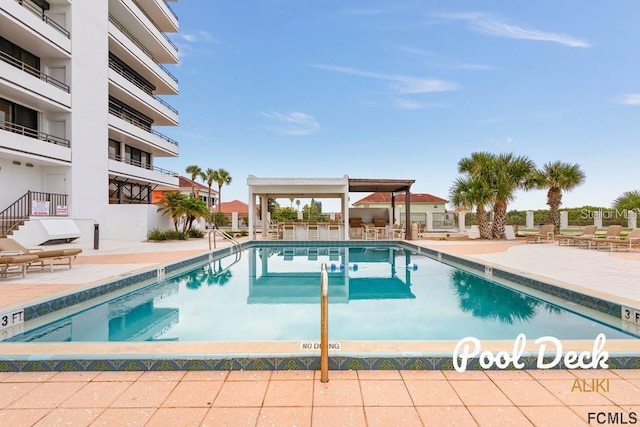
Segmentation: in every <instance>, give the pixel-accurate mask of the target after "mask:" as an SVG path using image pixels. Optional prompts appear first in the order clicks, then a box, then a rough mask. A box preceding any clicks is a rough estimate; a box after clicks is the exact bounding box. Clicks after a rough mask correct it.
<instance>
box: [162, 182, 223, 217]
mask: <svg viewBox="0 0 640 427" xmlns="http://www.w3.org/2000/svg"><path fill="white" fill-rule="evenodd" d="M194 190H195V192H196V194H195V196H196V197H198V198H200V199H201V200H203V201H204V202H205V203H206V204H207V206H209V187H207V186H206V185H204V184H200V183H199V182H197V181H191V178H187V177H186V176H182V175H179V176H178V188H177V190H156V191H154V192H153V203H158V202H159V201H160V200H161V199H162V197H163V196H164V194H165V193H167V192H169V191H179V192H180V193H182V194H184V195H187V196H188V195H191V194H192V193H193V191H194ZM217 200H218V191H217V190H214V189H213V188H211V210H212V211H215V212H217V209H214V206H215V205H216V201H217Z"/></svg>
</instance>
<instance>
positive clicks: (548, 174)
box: [535, 161, 640, 231]
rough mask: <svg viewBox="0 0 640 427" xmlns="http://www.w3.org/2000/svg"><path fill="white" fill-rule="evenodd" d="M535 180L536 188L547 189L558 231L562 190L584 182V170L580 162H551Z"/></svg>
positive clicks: (538, 173) (552, 218)
mask: <svg viewBox="0 0 640 427" xmlns="http://www.w3.org/2000/svg"><path fill="white" fill-rule="evenodd" d="M535 181H536V182H535V186H536V188H538V189H540V190H547V205H549V214H550V216H551V223H552V224H553V225H554V226H555V228H556V231H558V230H559V229H560V211H559V208H560V205H562V192H563V191H571V190H573V189H574V188H575V187H577V186H579V185H581V184H582V183H584V181H585V175H584V172H583V171H582V169H580V165H578V164H572V163H564V162H561V161H555V162H549V163H545V164H544V166H543V167H542V169H541V170H539V171H537V173H536V177H535ZM639 200H640V199H639ZM638 206H640V204H639V205H638Z"/></svg>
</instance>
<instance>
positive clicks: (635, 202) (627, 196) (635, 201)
mask: <svg viewBox="0 0 640 427" xmlns="http://www.w3.org/2000/svg"><path fill="white" fill-rule="evenodd" d="M613 207H614V208H615V209H616V210H619V211H622V210H625V211H627V212H628V211H635V212H636V213H637V214H640V191H638V190H633V191H627V192H625V193H624V194H623V195H622V196H620V197H618V198H617V199H615V200H614V201H613Z"/></svg>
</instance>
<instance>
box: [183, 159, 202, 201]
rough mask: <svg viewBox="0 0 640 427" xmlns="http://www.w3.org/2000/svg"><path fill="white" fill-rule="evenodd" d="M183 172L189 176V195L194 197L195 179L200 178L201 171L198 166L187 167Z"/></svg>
mask: <svg viewBox="0 0 640 427" xmlns="http://www.w3.org/2000/svg"><path fill="white" fill-rule="evenodd" d="M185 172H187V173H189V174H191V194H193V196H194V197H195V195H196V178H197V177H198V176H202V169H200V166H198V165H189V166H187V168H186V169H185Z"/></svg>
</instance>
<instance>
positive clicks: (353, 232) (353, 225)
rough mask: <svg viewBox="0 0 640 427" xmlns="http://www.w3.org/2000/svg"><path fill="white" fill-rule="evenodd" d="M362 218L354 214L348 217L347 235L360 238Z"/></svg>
mask: <svg viewBox="0 0 640 427" xmlns="http://www.w3.org/2000/svg"><path fill="white" fill-rule="evenodd" d="M362 231H363V229H362V218H360V217H358V216H354V217H351V218H349V237H353V238H357V239H362V237H363V235H362Z"/></svg>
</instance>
